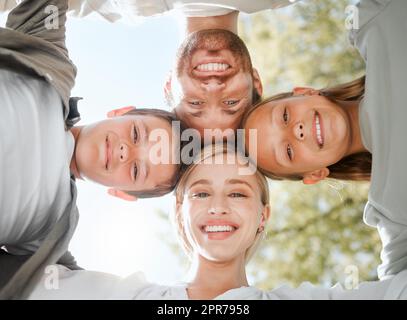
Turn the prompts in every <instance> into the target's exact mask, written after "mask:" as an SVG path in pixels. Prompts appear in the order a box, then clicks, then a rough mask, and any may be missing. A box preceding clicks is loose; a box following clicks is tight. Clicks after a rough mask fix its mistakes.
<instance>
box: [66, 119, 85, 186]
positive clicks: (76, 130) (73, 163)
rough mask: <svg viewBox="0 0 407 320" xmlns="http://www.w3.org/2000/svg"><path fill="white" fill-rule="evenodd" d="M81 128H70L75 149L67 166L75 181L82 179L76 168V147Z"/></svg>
mask: <svg viewBox="0 0 407 320" xmlns="http://www.w3.org/2000/svg"><path fill="white" fill-rule="evenodd" d="M82 128H83V126H78V127H72V128H71V133H72V135H73V138H74V140H75V148H74V151H73V155H72V159H71V164H70V166H69V169H70V170H71V173H72V174H73V175H74V176H75V178H77V179H82V176H81V175H80V173H79V170H78V167H77V165H76V146H77V144H78V140H79V136H80V133H81V130H82Z"/></svg>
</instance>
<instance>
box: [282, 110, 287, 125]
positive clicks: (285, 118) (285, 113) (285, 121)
mask: <svg viewBox="0 0 407 320" xmlns="http://www.w3.org/2000/svg"><path fill="white" fill-rule="evenodd" d="M283 120H284V123H285V124H287V123H288V112H287V108H284V113H283Z"/></svg>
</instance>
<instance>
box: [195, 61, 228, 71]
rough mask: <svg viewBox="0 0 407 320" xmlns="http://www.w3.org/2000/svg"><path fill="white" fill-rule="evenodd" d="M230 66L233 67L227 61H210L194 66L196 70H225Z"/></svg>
mask: <svg viewBox="0 0 407 320" xmlns="http://www.w3.org/2000/svg"><path fill="white" fill-rule="evenodd" d="M229 68H231V66H230V65H229V64H227V63H217V62H210V63H202V64H199V65H197V66H196V67H195V68H194V70H198V71H215V72H224V71H226V70H228V69H229Z"/></svg>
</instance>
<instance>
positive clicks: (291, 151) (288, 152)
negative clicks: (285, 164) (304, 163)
mask: <svg viewBox="0 0 407 320" xmlns="http://www.w3.org/2000/svg"><path fill="white" fill-rule="evenodd" d="M287 155H288V158H289V159H290V160H292V159H293V149H291V147H290V145H287Z"/></svg>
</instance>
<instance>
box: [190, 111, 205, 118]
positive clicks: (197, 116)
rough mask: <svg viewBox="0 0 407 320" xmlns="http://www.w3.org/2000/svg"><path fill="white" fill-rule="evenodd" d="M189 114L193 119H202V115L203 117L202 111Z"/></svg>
mask: <svg viewBox="0 0 407 320" xmlns="http://www.w3.org/2000/svg"><path fill="white" fill-rule="evenodd" d="M188 114H189V115H190V116H192V117H195V118H200V117H201V115H202V112H201V111H198V112H188Z"/></svg>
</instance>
